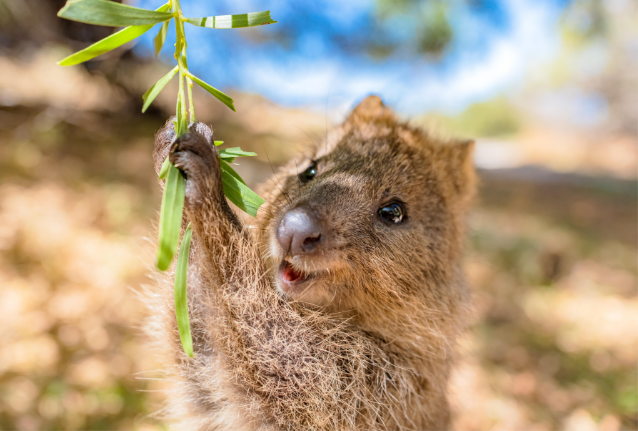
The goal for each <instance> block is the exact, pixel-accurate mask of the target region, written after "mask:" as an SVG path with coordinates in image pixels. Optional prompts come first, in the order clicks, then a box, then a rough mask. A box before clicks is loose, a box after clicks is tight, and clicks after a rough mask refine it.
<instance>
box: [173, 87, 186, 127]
mask: <svg viewBox="0 0 638 431" xmlns="http://www.w3.org/2000/svg"><path fill="white" fill-rule="evenodd" d="M180 85H181V82H180ZM175 117H176V118H175V121H176V127H175V132H176V133H177V136H182V135H183V134H184V133H186V132H187V131H188V121H187V118H186V112H184V106H183V104H182V95H181V94H178V95H177V109H176V110H175Z"/></svg>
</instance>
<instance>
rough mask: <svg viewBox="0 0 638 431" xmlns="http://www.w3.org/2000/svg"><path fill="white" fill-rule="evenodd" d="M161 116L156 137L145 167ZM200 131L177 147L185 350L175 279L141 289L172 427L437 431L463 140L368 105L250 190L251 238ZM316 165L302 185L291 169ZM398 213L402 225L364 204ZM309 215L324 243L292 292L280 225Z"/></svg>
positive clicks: (461, 293) (463, 197)
mask: <svg viewBox="0 0 638 431" xmlns="http://www.w3.org/2000/svg"><path fill="white" fill-rule="evenodd" d="M173 135H174V133H173V131H172V127H171V122H169V123H167V127H166V128H164V129H163V130H162V131H160V132H159V133H158V135H157V137H156V155H155V163H156V168H158V169H159V166H160V164H161V162H162V161H163V159H164V158H165V157H166V155H167V154H168V153H169V147H170V146H171V142H172V137H173ZM211 137H212V132H211V131H210V129H209V128H207V127H206V126H204V125H202V124H198V125H197V126H196V127H195V128H191V133H190V134H188V135H186V136H184V137H183V138H182V139H180V140H178V142H177V143H176V144H175V145H174V147H173V148H174V151H173V152H172V153H171V156H170V157H171V160H172V161H173V162H174V163H175V164H176V165H177V166H178V167H179V168H180V169H182V171H183V172H184V173H185V174H186V176H187V192H186V199H187V201H186V218H187V219H188V220H189V221H191V222H192V224H193V228H194V235H193V245H192V248H191V254H190V266H189V278H188V289H189V293H188V296H189V309H190V316H191V325H192V328H193V337H194V344H195V357H194V358H188V357H187V356H186V355H185V354H184V353H183V351H182V348H181V345H180V343H179V336H178V334H177V328H176V323H175V317H174V308H173V294H172V289H173V287H172V277H173V274H168V275H167V276H166V278H165V280H164V281H163V282H162V283H161V287H160V289H159V290H157V289H156V290H155V291H154V296H153V306H152V307H153V308H152V310H153V314H154V316H153V321H152V323H151V325H150V328H149V329H150V332H151V333H152V334H153V335H154V336H155V337H156V340H157V345H158V347H159V348H161V349H163V355H164V357H165V358H166V359H167V360H168V362H170V363H171V364H172V368H171V373H172V374H173V375H174V378H175V379H176V386H175V390H174V393H172V394H171V395H169V405H168V408H169V410H170V413H169V416H170V417H171V419H172V420H173V423H174V425H175V427H176V428H177V429H183V430H189V431H190V430H253V429H260V430H261V429H263V430H302V429H303V430H306V429H308V430H386V429H388V430H442V429H447V427H448V421H449V409H448V402H447V399H446V386H447V381H448V376H449V372H450V367H451V365H452V362H453V351H454V344H455V338H456V336H457V334H458V333H459V332H460V331H461V330H462V329H463V326H464V312H465V309H466V308H467V304H468V293H467V289H466V286H465V281H464V278H463V274H462V270H461V256H462V244H463V241H464V239H463V238H464V235H463V230H464V229H463V225H464V221H463V219H464V213H465V210H466V208H467V205H468V203H469V200H470V198H471V195H472V193H473V190H474V173H473V168H472V164H471V150H472V144H471V143H467V142H466V143H462V142H452V141H450V142H440V141H438V140H435V139H433V138H432V137H430V136H429V135H427V134H426V133H424V132H422V131H421V130H417V129H415V128H412V127H410V126H409V125H407V124H406V123H402V122H400V121H398V120H397V119H396V118H395V117H394V116H393V114H392V113H391V112H390V110H389V109H387V108H386V107H385V106H384V105H383V104H382V103H381V100H380V99H379V98H378V97H375V96H371V97H368V98H367V99H365V100H364V101H363V102H362V103H361V104H360V105H359V106H358V107H357V108H356V109H355V110H354V111H353V112H352V114H351V115H350V117H349V118H348V119H347V120H346V121H345V122H344V124H343V125H342V126H341V127H339V128H338V129H337V130H335V131H333V132H332V133H331V134H330V135H329V136H328V137H327V139H326V140H325V141H324V142H322V143H321V144H320V145H318V146H317V148H314V149H313V150H312V153H311V154H310V157H304V158H301V159H298V160H295V161H293V162H291V163H290V164H289V165H288V166H287V167H284V168H283V169H282V170H281V172H280V173H279V174H278V175H277V178H278V180H276V182H273V183H272V186H271V187H270V188H267V187H266V188H264V189H263V190H262V196H264V197H265V198H266V199H267V204H266V205H264V207H263V208H262V209H261V210H260V214H259V216H258V229H256V230H248V229H246V228H245V227H244V226H243V224H242V223H241V222H240V221H239V220H238V219H237V217H236V216H235V214H234V213H233V211H232V210H231V209H230V207H229V206H228V204H227V203H226V200H225V198H224V196H223V193H222V190H221V180H220V170H219V163H218V161H217V160H218V158H217V154H216V150H215V148H214V146H212V145H211ZM311 160H316V161H318V163H317V166H318V174H317V176H316V178H315V179H313V180H312V181H309V182H308V183H305V184H302V183H301V182H300V181H299V180H298V178H297V174H298V173H299V172H301V171H303V170H304V169H306V167H307V166H308V165H309V163H310V161H311ZM391 198H399V199H401V200H402V201H403V202H405V204H406V208H407V218H406V220H405V221H404V223H403V224H400V225H396V226H389V225H387V224H383V223H381V222H380V221H379V219H378V218H377V216H376V211H377V209H378V208H379V206H380V205H381V204H384V203H386V202H387V201H388V200H389V199H391ZM302 204H303V205H306V206H308V207H310V208H311V209H312V210H313V211H314V213H315V214H317V217H318V218H319V219H320V220H322V223H324V224H325V225H327V226H329V230H330V231H329V238H328V239H327V241H329V242H328V244H329V248H328V249H327V251H326V252H325V253H324V254H322V255H321V256H319V257H315V258H311V259H309V258H306V259H303V256H297V257H295V258H293V260H292V264H293V265H294V267H295V268H298V269H299V270H304V271H306V272H308V273H312V274H314V275H315V276H316V277H315V278H313V281H312V283H311V284H310V285H309V286H308V287H307V288H306V289H305V290H304V291H303V292H299V293H296V294H285V293H284V292H283V291H282V290H281V289H280V288H279V285H278V282H277V277H278V272H277V268H278V266H279V264H280V262H281V259H282V258H283V257H284V255H285V252H283V251H281V250H279V249H278V247H277V244H276V241H275V240H274V232H275V229H276V227H277V224H278V223H279V220H281V217H282V216H283V215H284V214H285V213H286V212H287V211H288V210H290V209H293V208H296V207H298V206H299V205H302Z"/></svg>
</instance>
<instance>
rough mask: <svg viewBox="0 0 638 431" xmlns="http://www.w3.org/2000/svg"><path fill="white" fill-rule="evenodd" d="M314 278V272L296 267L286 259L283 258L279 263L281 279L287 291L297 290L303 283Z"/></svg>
mask: <svg viewBox="0 0 638 431" xmlns="http://www.w3.org/2000/svg"><path fill="white" fill-rule="evenodd" d="M312 278H313V275H312V274H310V273H307V272H304V271H300V270H298V269H296V268H294V267H293V266H292V264H291V263H290V262H288V261H287V260H285V259H284V260H282V261H281V264H280V265H279V279H280V280H281V285H282V288H283V289H284V290H285V291H292V290H296V289H297V288H298V287H299V286H300V285H301V284H304V283H305V282H306V281H309V280H310V279H312Z"/></svg>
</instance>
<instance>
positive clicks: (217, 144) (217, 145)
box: [213, 141, 224, 147]
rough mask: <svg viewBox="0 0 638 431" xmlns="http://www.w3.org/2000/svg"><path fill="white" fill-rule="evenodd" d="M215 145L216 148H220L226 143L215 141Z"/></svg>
mask: <svg viewBox="0 0 638 431" xmlns="http://www.w3.org/2000/svg"><path fill="white" fill-rule="evenodd" d="M213 143H214V144H215V146H216V147H219V146H220V145H223V144H224V141H213Z"/></svg>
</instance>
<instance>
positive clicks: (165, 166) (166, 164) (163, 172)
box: [158, 157, 171, 180]
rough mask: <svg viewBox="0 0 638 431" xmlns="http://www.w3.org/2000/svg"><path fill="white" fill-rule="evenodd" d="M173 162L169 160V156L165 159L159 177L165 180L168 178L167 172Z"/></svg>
mask: <svg viewBox="0 0 638 431" xmlns="http://www.w3.org/2000/svg"><path fill="white" fill-rule="evenodd" d="M170 164H171V162H169V161H168V157H167V158H165V159H164V163H162V168H161V169H160V173H159V176H158V179H160V180H163V179H165V178H166V174H167V173H168V167H169V165H170Z"/></svg>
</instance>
